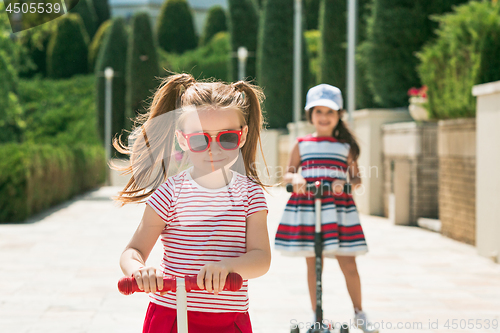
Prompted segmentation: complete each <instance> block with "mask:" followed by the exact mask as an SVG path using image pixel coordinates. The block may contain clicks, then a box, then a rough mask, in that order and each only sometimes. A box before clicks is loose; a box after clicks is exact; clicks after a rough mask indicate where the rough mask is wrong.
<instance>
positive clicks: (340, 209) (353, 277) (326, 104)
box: [275, 84, 376, 332]
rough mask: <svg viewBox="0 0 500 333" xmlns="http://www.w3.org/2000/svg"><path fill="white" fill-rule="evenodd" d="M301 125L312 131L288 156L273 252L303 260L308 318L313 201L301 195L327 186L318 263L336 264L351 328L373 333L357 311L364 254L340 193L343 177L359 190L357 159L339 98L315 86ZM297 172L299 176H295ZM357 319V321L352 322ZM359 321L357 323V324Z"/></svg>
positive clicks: (355, 221)
mask: <svg viewBox="0 0 500 333" xmlns="http://www.w3.org/2000/svg"><path fill="white" fill-rule="evenodd" d="M305 111H306V115H307V119H308V120H309V122H311V123H312V124H313V125H314V127H315V128H316V131H315V132H314V133H312V134H308V135H306V136H303V137H299V138H298V139H297V142H296V143H295V145H294V147H293V149H292V152H291V154H290V160H289V163H288V167H287V173H286V174H285V176H284V179H283V180H284V182H285V183H292V184H293V185H294V193H293V194H292V195H291V197H290V199H289V201H288V203H287V205H286V208H285V211H284V213H283V215H282V218H281V222H280V224H279V227H278V230H277V232H276V238H275V247H276V249H277V250H279V251H280V252H282V253H283V254H284V255H290V256H302V257H306V263H307V280H308V285H309V294H310V297H311V304H312V308H313V312H314V311H315V304H316V286H315V283H316V273H315V263H314V224H315V212H314V196H313V195H312V194H307V193H306V192H305V186H304V185H305V184H306V182H315V181H318V180H324V181H328V182H332V189H333V190H332V191H331V192H328V193H326V194H325V195H324V196H323V198H322V211H321V214H322V233H323V257H327V258H336V259H337V260H338V262H339V265H340V268H341V270H342V272H343V274H344V277H345V280H346V285H347V289H348V291H349V295H350V297H351V300H352V303H353V306H354V312H355V320H356V322H359V323H361V324H360V325H359V328H361V329H362V330H363V331H364V332H376V330H373V329H370V328H369V327H368V324H367V319H366V314H365V313H364V312H363V310H362V305H361V283H360V278H359V274H358V269H357V266H356V261H355V258H356V256H357V255H360V254H364V253H366V252H367V251H368V248H367V245H366V240H365V237H364V233H363V229H362V227H361V225H360V221H359V216H358V211H357V209H356V206H355V203H354V201H353V198H352V195H351V194H347V193H345V192H344V191H343V188H344V184H345V183H346V180H347V175H348V174H349V178H350V183H351V184H352V187H353V190H355V189H356V188H357V187H359V186H361V179H360V178H359V177H358V167H357V163H356V161H357V159H358V157H359V153H360V151H359V146H358V144H357V142H356V139H355V138H354V136H353V134H352V133H351V132H350V131H349V129H348V128H347V126H346V125H345V123H344V122H343V121H342V115H343V114H344V110H343V100H342V93H341V91H340V89H338V88H337V87H334V86H331V85H328V84H320V85H317V86H315V87H313V88H311V89H310V90H309V91H308V93H307V103H306V106H305ZM299 167H302V170H301V173H300V174H299V173H297V171H298V170H299ZM358 319H359V321H358ZM361 319H362V320H361Z"/></svg>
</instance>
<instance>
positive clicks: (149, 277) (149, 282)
mask: <svg viewBox="0 0 500 333" xmlns="http://www.w3.org/2000/svg"><path fill="white" fill-rule="evenodd" d="M132 276H133V277H134V278H135V281H136V282H137V286H138V287H139V289H140V290H142V291H144V292H146V293H154V292H156V291H157V290H162V289H163V272H162V271H160V270H159V269H157V268H155V267H142V268H140V269H139V270H137V271H135V272H134V273H132ZM166 293H167V291H164V292H161V293H160V295H163V294H166Z"/></svg>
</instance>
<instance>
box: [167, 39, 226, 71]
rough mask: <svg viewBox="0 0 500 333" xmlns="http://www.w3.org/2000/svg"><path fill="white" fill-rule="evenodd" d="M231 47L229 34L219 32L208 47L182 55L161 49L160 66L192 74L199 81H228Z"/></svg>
mask: <svg viewBox="0 0 500 333" xmlns="http://www.w3.org/2000/svg"><path fill="white" fill-rule="evenodd" d="M229 47H230V46H229V34H228V33H227V32H219V33H218V34H216V35H215V36H214V37H213V38H212V39H211V40H210V42H209V43H208V44H207V45H205V46H201V47H199V48H197V49H196V50H192V51H187V52H185V53H184V54H182V55H177V54H174V53H167V52H165V51H163V50H161V49H160V59H161V62H160V66H161V68H164V69H166V70H169V71H172V72H176V73H190V74H191V75H193V76H194V77H196V78H198V79H209V78H216V79H218V80H222V81H228V80H229V79H228V74H229V73H228V66H227V64H228V61H229V56H230V52H229V51H230V48H229Z"/></svg>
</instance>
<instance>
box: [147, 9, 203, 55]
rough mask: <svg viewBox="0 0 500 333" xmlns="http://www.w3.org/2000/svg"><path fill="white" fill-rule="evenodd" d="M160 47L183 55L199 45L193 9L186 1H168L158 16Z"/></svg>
mask: <svg viewBox="0 0 500 333" xmlns="http://www.w3.org/2000/svg"><path fill="white" fill-rule="evenodd" d="M156 25H157V32H156V34H157V38H158V45H159V46H160V47H161V48H162V49H164V50H165V51H167V52H174V53H183V52H184V51H187V50H192V49H194V48H196V46H197V45H198V40H197V37H196V33H195V31H194V25H193V17H192V15H191V9H190V8H189V4H188V3H187V1H186V0H167V1H165V2H164V3H163V6H162V8H161V11H160V15H159V16H158V21H157V23H156Z"/></svg>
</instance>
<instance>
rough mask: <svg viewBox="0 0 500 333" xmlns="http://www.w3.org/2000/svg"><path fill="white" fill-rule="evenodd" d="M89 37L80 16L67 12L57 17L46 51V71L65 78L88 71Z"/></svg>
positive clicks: (51, 74) (53, 75) (56, 76)
mask: <svg viewBox="0 0 500 333" xmlns="http://www.w3.org/2000/svg"><path fill="white" fill-rule="evenodd" d="M88 43H89V38H88V35H87V32H86V31H85V27H84V26H83V21H82V18H81V17H80V16H79V15H76V14H67V15H65V16H63V17H61V18H59V19H58V22H57V28H56V30H55V32H54V33H53V34H52V36H51V38H50V42H49V45H48V51H47V73H48V75H49V76H51V77H53V78H67V77H71V76H73V75H75V74H84V73H87V72H88V63H87V54H88Z"/></svg>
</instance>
